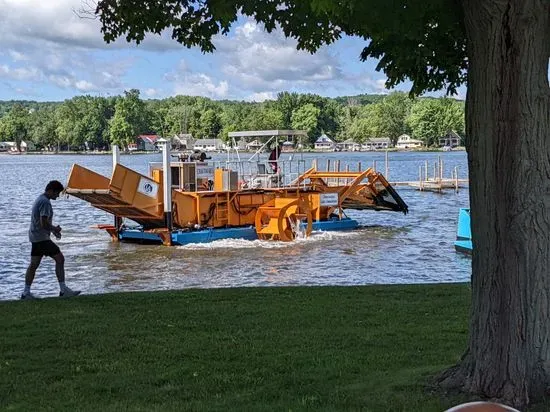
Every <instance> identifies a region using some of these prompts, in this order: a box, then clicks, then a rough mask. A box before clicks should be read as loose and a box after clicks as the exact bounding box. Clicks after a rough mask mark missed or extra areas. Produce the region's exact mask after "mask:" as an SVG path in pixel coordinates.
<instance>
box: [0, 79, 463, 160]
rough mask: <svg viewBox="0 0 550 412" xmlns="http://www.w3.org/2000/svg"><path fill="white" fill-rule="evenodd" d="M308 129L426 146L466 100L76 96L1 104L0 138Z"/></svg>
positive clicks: (134, 93)
mask: <svg viewBox="0 0 550 412" xmlns="http://www.w3.org/2000/svg"><path fill="white" fill-rule="evenodd" d="M262 129H263V130H265V129H300V130H306V131H307V132H308V136H309V142H308V143H309V144H310V145H313V143H314V142H315V140H316V139H317V138H318V137H319V135H320V134H321V133H326V134H327V135H329V136H330V137H332V138H333V139H335V140H336V141H344V140H348V139H353V140H354V141H356V142H359V143H363V142H366V141H368V140H369V139H372V138H376V137H389V138H390V139H391V140H392V142H393V143H394V144H395V142H396V141H397V138H398V137H399V136H400V135H401V134H403V133H407V134H409V135H411V136H412V137H414V138H417V139H420V140H422V141H423V142H424V143H425V145H426V146H433V145H437V143H438V138H439V137H441V136H443V135H445V134H446V133H447V132H449V131H451V130H453V131H455V132H457V133H458V134H460V135H462V136H463V135H464V103H463V102H462V101H457V100H454V99H449V98H438V99H435V98H420V99H414V100H411V99H410V98H409V97H408V95H407V94H405V93H401V92H393V93H391V94H388V95H359V96H349V97H338V98H326V97H321V96H318V95H315V94H299V93H289V92H281V93H279V94H278V95H277V99H276V100H268V101H265V102H262V103H250V102H244V101H230V100H221V101H220V100H211V99H208V98H205V97H191V96H175V97H169V98H166V99H162V100H142V99H141V98H140V92H139V90H136V89H132V90H129V91H125V92H124V95H122V96H114V97H93V96H77V97H74V98H72V99H69V100H65V101H64V102H33V101H8V102H0V141H14V142H16V144H17V145H18V147H19V145H20V143H21V142H22V141H31V142H33V143H34V144H35V146H36V147H37V148H39V149H40V148H44V149H49V150H95V149H99V150H101V149H108V148H109V146H110V145H111V144H115V143H116V144H118V145H120V146H122V147H127V145H128V144H130V143H133V142H134V141H135V138H136V136H138V135H139V134H143V133H156V134H159V135H162V136H164V137H170V136H173V135H176V134H180V133H191V134H192V135H193V137H195V138H221V139H223V140H227V134H228V132H231V131H237V130H262Z"/></svg>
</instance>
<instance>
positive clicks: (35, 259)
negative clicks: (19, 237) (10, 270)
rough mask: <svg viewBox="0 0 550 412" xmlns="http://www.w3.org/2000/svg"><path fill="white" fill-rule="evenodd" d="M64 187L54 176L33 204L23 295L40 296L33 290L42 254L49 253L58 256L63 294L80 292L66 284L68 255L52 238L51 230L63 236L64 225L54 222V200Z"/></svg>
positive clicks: (59, 279)
mask: <svg viewBox="0 0 550 412" xmlns="http://www.w3.org/2000/svg"><path fill="white" fill-rule="evenodd" d="M62 191H63V185H62V184H61V183H60V182H58V181H57V180H52V181H51V182H49V183H48V184H47V185H46V189H45V190H44V193H42V194H41V195H40V196H38V198H36V200H35V201H34V204H33V205H32V212H31V225H30V228H29V240H30V242H31V263H30V264H29V267H28V268H27V273H26V274H25V289H24V290H23V294H22V295H21V299H36V297H35V296H34V295H33V294H32V293H31V285H32V282H33V280H34V276H35V275H36V270H37V269H38V266H40V262H41V261H42V257H44V256H49V257H51V258H52V259H53V260H55V275H56V276H57V280H58V282H59V296H61V297H71V296H77V295H79V294H80V291H78V290H72V289H70V288H69V287H68V286H67V285H66V284H65V257H64V256H63V253H61V250H59V247H58V246H57V245H56V244H55V243H54V242H52V241H51V239H50V234H51V233H53V235H54V236H55V237H56V239H61V227H60V226H59V225H57V226H54V225H53V223H52V219H53V208H52V204H51V202H50V200H52V199H53V200H55V199H57V198H58V197H59V194H60V193H61V192H62Z"/></svg>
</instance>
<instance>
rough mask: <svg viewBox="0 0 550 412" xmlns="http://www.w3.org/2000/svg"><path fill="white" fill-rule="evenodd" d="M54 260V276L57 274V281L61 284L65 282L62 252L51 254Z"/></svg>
mask: <svg viewBox="0 0 550 412" xmlns="http://www.w3.org/2000/svg"><path fill="white" fill-rule="evenodd" d="M52 258H53V260H55V276H57V281H58V282H59V284H60V285H61V284H62V283H63V284H65V256H63V253H61V252H59V253H58V254H57V255H54V256H52Z"/></svg>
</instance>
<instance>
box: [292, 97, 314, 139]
mask: <svg viewBox="0 0 550 412" xmlns="http://www.w3.org/2000/svg"><path fill="white" fill-rule="evenodd" d="M320 113H321V110H320V109H319V108H317V107H315V106H314V105H313V104H311V103H307V104H305V105H303V106H302V107H300V108H299V109H296V110H294V111H293V112H292V128H293V129H296V130H305V131H307V133H308V136H309V138H310V140H313V139H314V138H315V137H316V133H315V131H316V129H317V122H318V119H319V114H320Z"/></svg>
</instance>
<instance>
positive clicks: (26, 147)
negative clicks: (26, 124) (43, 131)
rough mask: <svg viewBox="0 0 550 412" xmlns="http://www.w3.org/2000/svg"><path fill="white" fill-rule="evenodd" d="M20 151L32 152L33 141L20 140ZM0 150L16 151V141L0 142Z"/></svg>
mask: <svg viewBox="0 0 550 412" xmlns="http://www.w3.org/2000/svg"><path fill="white" fill-rule="evenodd" d="M20 148H21V152H22V153H23V152H27V151H29V152H32V151H33V150H35V147H34V143H33V142H25V141H22V142H21V144H20ZM0 152H4V153H5V152H8V153H16V152H17V143H16V142H0Z"/></svg>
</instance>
